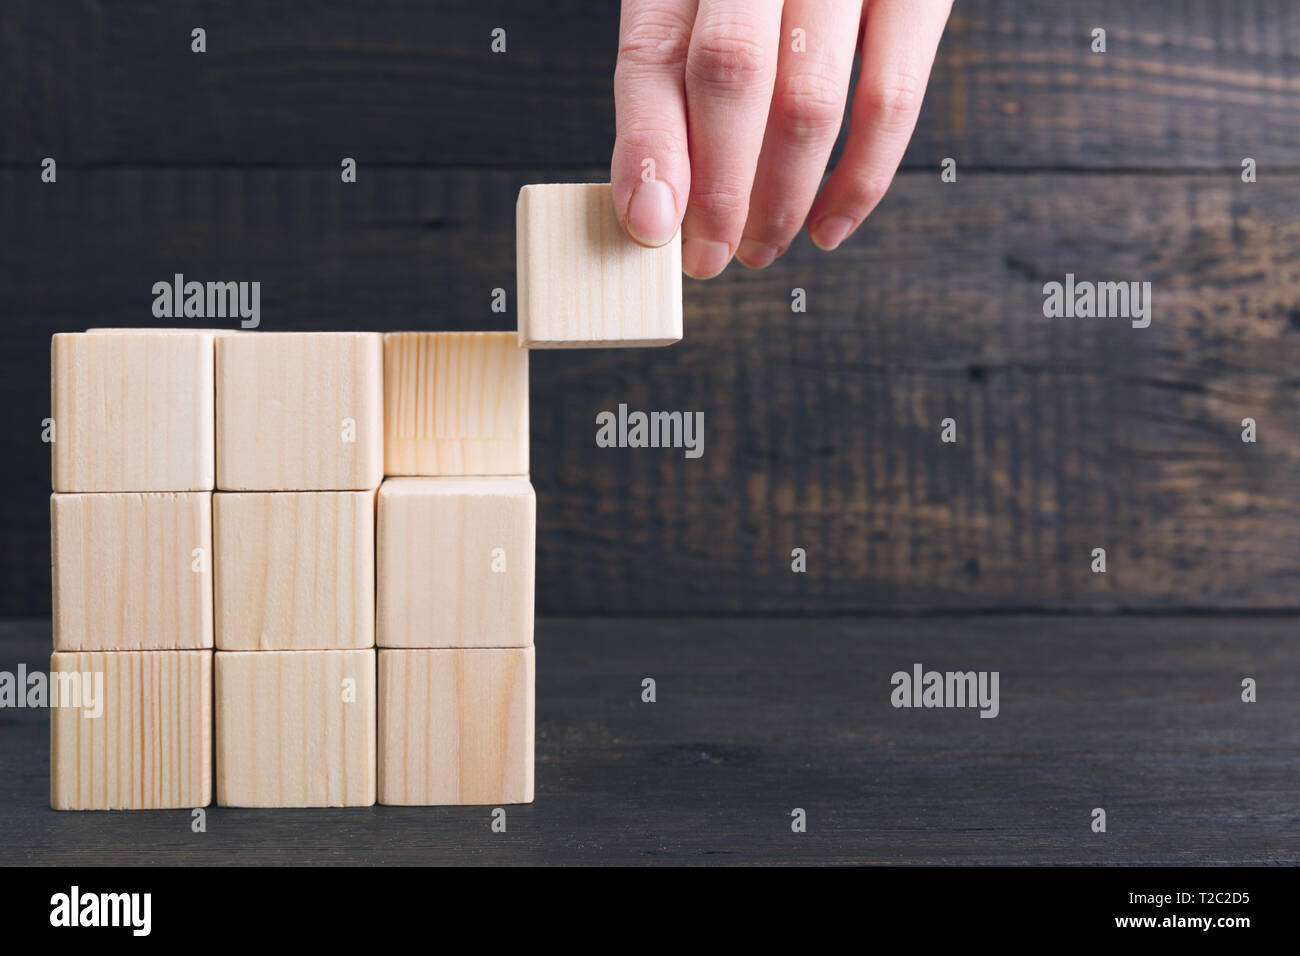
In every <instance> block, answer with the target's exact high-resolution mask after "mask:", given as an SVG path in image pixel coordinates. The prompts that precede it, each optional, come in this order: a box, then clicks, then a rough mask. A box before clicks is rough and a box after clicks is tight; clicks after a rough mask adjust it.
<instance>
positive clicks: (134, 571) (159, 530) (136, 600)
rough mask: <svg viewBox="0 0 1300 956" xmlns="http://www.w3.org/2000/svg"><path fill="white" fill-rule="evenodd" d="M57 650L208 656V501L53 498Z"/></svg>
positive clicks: (190, 496)
mask: <svg viewBox="0 0 1300 956" xmlns="http://www.w3.org/2000/svg"><path fill="white" fill-rule="evenodd" d="M50 531H51V533H50V545H51V555H52V558H53V575H52V580H53V590H54V594H53V598H54V600H53V605H54V648H55V650H60V651H74V650H80V651H89V650H162V649H177V648H204V647H212V492H210V491H188V492H179V491H169V492H156V493H140V492H113V493H107V494H57V493H56V494H53V495H51V496H50Z"/></svg>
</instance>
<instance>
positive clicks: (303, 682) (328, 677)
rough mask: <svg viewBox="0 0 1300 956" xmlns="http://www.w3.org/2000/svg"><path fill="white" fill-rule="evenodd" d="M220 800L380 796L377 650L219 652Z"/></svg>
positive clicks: (301, 802)
mask: <svg viewBox="0 0 1300 956" xmlns="http://www.w3.org/2000/svg"><path fill="white" fill-rule="evenodd" d="M215 701H216V725H217V803H218V804H219V805H220V806H223V807H361V806H369V805H370V804H372V803H374V802H375V652H374V650H373V649H367V650H347V651H217V660H216V695H215Z"/></svg>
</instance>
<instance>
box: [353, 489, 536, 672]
mask: <svg viewBox="0 0 1300 956" xmlns="http://www.w3.org/2000/svg"><path fill="white" fill-rule="evenodd" d="M536 533H537V498H536V495H535V494H534V493H533V486H532V484H531V483H530V482H529V481H528V479H527V478H515V477H489V478H390V479H388V480H387V481H385V482H384V483H383V484H382V485H381V486H380V487H379V533H378V537H377V550H378V555H379V556H378V568H377V570H378V580H379V601H378V603H379V629H378V634H377V637H378V644H379V646H380V647H523V646H526V645H528V644H531V643H532V641H533V591H534V564H535V561H534V559H535V550H536Z"/></svg>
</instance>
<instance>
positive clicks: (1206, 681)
mask: <svg viewBox="0 0 1300 956" xmlns="http://www.w3.org/2000/svg"><path fill="white" fill-rule="evenodd" d="M1298 623H1300V622H1298V621H1297V619H1295V618H1289V617H1264V618H1255V619H1250V620H1241V619H1237V620H1231V621H1229V619H1224V618H1215V617H1206V616H1200V617H1194V618H1183V617H1139V618H1114V619H1106V620H1094V619H1087V618H1079V617H1072V618H1065V619H1062V618H1055V617H1049V616H1034V617H997V616H988V617H982V618H979V619H977V620H970V619H949V618H926V619H919V620H918V619H901V620H900V619H888V618H877V619H873V620H870V621H862V620H849V619H844V620H837V621H830V620H823V621H817V622H808V621H806V620H801V619H780V618H777V619H770V620H736V619H731V620H728V621H719V620H715V619H705V620H700V619H681V620H677V621H673V622H667V621H653V620H640V621H633V620H628V619H621V620H616V621H610V620H605V619H602V618H596V617H586V618H570V619H551V620H547V621H544V622H542V623H541V625H540V627H539V629H538V634H537V644H538V654H537V800H536V802H535V803H534V804H532V805H530V806H521V807H510V808H508V809H507V830H506V833H504V834H494V833H492V832H491V830H490V828H489V826H488V823H489V813H490V810H491V808H488V807H413V808H399V807H371V808H353V809H346V810H234V809H224V808H216V807H214V808H211V809H209V811H208V820H207V826H208V829H207V832H206V833H202V834H196V833H193V832H192V831H191V829H190V820H191V818H190V813H189V811H188V810H179V811H156V812H149V813H58V812H55V811H53V810H50V809H49V808H48V801H49V776H48V775H49V762H48V732H49V715H48V713H47V712H46V711H44V710H36V711H32V710H10V709H5V710H0V806H3V807H5V808H6V810H5V813H3V814H0V865H10V864H16V863H41V864H79V865H104V864H156V863H170V864H174V865H181V866H198V865H203V864H210V863H215V864H240V865H248V864H259V863H262V864H319V863H325V864H343V863H353V864H381V863H382V864H438V863H457V864H484V863H599V864H610V863H624V864H636V863H647V862H655V863H714V864H740V863H811V862H818V863H890V864H897V863H912V864H917V863H954V862H961V863H1001V864H1012V863H1038V864H1041V863H1049V862H1050V863H1112V864H1113V863H1134V864H1152V863H1163V864H1189V863H1253V864H1263V863H1275V862H1292V863H1293V862H1295V860H1296V859H1297V854H1300V828H1297V826H1296V806H1295V795H1296V793H1297V792H1300V761H1298V760H1297V759H1296V757H1297V754H1298V753H1300V658H1297V656H1296V654H1295V653H1294V641H1293V640H1292V638H1293V637H1294V634H1295V629H1296V626H1297V624H1298ZM49 642H50V634H49V624H48V622H46V621H30V622H0V669H4V670H8V671H11V672H12V671H13V670H14V669H15V668H16V666H17V662H18V661H25V662H26V663H27V664H28V666H29V668H34V669H35V668H39V669H44V668H45V666H46V664H47V662H48V660H49V656H48V655H49ZM917 661H919V662H921V663H922V664H923V665H925V667H927V668H934V669H938V670H947V669H953V668H954V667H955V668H957V669H962V670H965V669H974V670H997V671H999V672H1000V675H1001V681H1000V703H1001V712H1000V714H999V715H998V717H997V718H996V719H993V720H987V719H981V718H980V717H979V716H978V715H977V713H976V712H975V711H973V710H907V709H895V708H893V707H891V706H890V703H889V692H890V680H889V678H890V675H891V674H892V673H893V672H894V671H896V670H910V668H911V666H912V664H913V663H914V662H917ZM1244 676H1254V677H1256V678H1257V679H1258V681H1259V702H1258V703H1255V704H1244V703H1242V702H1241V700H1240V693H1241V686H1240V685H1241V678H1242V677H1244ZM644 677H654V678H655V679H656V682H657V694H658V701H657V702H656V703H654V704H643V703H641V701H640V690H641V680H642V678H644ZM794 807H802V808H803V809H805V810H806V811H807V813H808V832H807V833H804V834H797V835H796V834H794V833H792V832H791V831H790V810H791V809H792V808H794ZM1094 807H1102V808H1103V809H1105V810H1106V815H1107V832H1106V833H1105V834H1097V833H1093V832H1092V830H1091V828H1090V824H1091V820H1092V816H1091V814H1092V810H1093V808H1094Z"/></svg>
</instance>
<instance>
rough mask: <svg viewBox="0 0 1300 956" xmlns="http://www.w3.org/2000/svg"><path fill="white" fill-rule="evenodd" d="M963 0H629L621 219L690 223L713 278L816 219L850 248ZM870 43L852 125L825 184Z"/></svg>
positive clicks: (815, 226)
mask: <svg viewBox="0 0 1300 956" xmlns="http://www.w3.org/2000/svg"><path fill="white" fill-rule="evenodd" d="M951 6H952V0H785V2H784V3H783V2H782V0H623V7H622V14H621V22H620V25H619V50H618V65H617V67H616V69H615V71H614V105H615V115H616V125H617V136H616V139H615V143H614V157H613V161H612V164H611V170H610V182H611V183H612V185H613V193H614V207H615V211H616V213H617V214H618V219H619V222H620V223H622V224H623V228H624V229H625V230H626V231H627V233H628V235H629V236H631V237H632V238H633V239H635V240H636V241H637V242H639V243H641V244H642V245H647V246H659V245H663V244H664V243H666V242H668V241H669V240H670V239H672V237H673V235H674V234H675V233H676V232H677V228H678V226H679V225H680V227H681V231H682V270H683V271H684V272H685V273H686V274H687V275H690V276H694V277H696V278H700V279H707V278H710V277H712V276H715V275H717V274H718V273H719V272H721V271H722V270H723V269H724V268H725V267H726V265H727V263H728V262H730V261H731V258H732V256H733V255H734V256H735V257H736V258H737V259H739V260H740V261H741V262H742V263H744V264H745V265H747V266H751V267H753V268H762V267H764V266H766V265H768V264H770V263H771V262H772V261H773V260H774V259H776V257H777V256H779V255H781V254H782V253H784V252H785V250H786V249H787V248H788V247H789V245H790V243H791V242H792V241H793V240H794V237H795V236H796V235H797V234H798V232H799V229H800V227H801V226H802V225H803V223H804V221H805V220H807V222H808V224H809V225H808V234H809V237H810V238H811V239H812V241H813V242H814V243H816V244H817V245H818V246H820V247H821V248H823V249H834V248H835V247H836V246H838V245H839V244H840V243H841V242H843V241H844V240H845V239H846V238H847V237H848V236H849V235H850V234H852V232H853V231H854V230H855V229H856V228H857V227H858V226H859V225H860V224H861V223H862V220H863V219H865V218H866V217H867V215H868V214H870V212H871V211H872V209H874V208H875V206H876V204H877V203H878V202H879V201H880V199H881V197H882V196H883V195H884V193H885V190H886V189H888V187H889V184H890V181H891V180H892V179H893V177H894V173H895V171H896V170H897V169H898V164H899V162H900V161H901V160H902V157H903V151H904V149H905V148H906V147H907V141H908V139H910V138H911V135H912V129H913V128H914V127H915V125H916V117H917V114H918V113H919V112H920V108H921V99H922V97H923V96H924V94H925V85H926V80H927V78H928V77H929V74H930V67H931V65H932V64H933V62H934V53H935V49H936V47H937V46H938V44H939V38H940V36H941V35H942V33H943V28H944V24H945V23H946V22H947V20H948V13H949V10H950V9H951ZM797 31H802V33H799V32H797ZM801 37H802V43H801V39H800V38H801ZM801 46H802V49H801ZM859 48H860V49H861V54H862V69H861V72H860V75H859V79H858V85H857V89H856V93H855V95H854V98H853V111H852V115H851V117H850V121H849V132H848V138H847V141H846V143H845V147H844V152H843V155H842V156H841V158H840V161H839V163H838V164H837V165H836V167H835V170H834V172H832V173H831V175H830V178H829V179H827V181H826V185H825V186H824V187H822V188H821V191H820V192H819V191H818V186H819V185H820V184H821V180H822V174H823V173H824V172H825V169H826V164H827V161H828V160H829V158H830V154H831V148H832V147H833V146H834V145H835V139H836V137H837V136H838V134H839V129H840V125H841V122H842V120H843V117H844V106H845V101H846V99H847V95H848V87H849V80H850V74H851V72H852V68H853V58H854V55H855V53H856V52H857V51H858V50H859Z"/></svg>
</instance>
